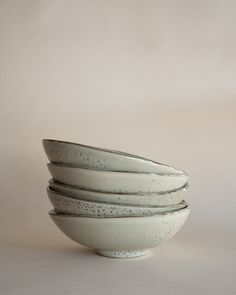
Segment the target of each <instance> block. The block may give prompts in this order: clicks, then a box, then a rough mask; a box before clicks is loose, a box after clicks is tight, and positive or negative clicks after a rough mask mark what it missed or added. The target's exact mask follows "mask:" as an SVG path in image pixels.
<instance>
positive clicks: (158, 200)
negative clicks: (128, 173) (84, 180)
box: [49, 179, 188, 206]
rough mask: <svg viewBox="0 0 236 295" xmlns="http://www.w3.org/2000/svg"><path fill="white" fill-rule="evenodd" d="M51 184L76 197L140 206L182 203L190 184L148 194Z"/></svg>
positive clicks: (58, 190) (53, 187) (54, 188)
mask: <svg viewBox="0 0 236 295" xmlns="http://www.w3.org/2000/svg"><path fill="white" fill-rule="evenodd" d="M49 186H50V188H52V190H54V191H56V192H59V193H62V194H65V195H67V196H69V197H73V198H76V199H81V200H87V201H95V202H104V203H114V204H127V205H136V206H137V205H138V206H172V205H177V204H179V203H181V201H183V200H185V199H186V192H187V188H188V185H187V184H186V185H185V186H184V187H182V188H180V189H177V190H174V191H170V192H166V193H148V194H117V193H106V192H98V191H91V190H84V189H81V188H79V187H76V186H70V185H65V184H61V183H58V182H55V181H53V180H52V179H51V180H50V181H49Z"/></svg>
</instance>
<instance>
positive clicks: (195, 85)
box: [0, 0, 236, 295]
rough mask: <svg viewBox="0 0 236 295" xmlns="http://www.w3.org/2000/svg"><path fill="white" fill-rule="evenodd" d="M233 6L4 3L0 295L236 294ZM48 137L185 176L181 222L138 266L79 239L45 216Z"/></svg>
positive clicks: (0, 27)
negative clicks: (185, 211)
mask: <svg viewBox="0 0 236 295" xmlns="http://www.w3.org/2000/svg"><path fill="white" fill-rule="evenodd" d="M235 9H236V5H235V3H234V2H233V1H229V0H226V1H210V0H207V1H197V2H196V1H184V0H180V1H173V0H172V1H171V0H170V1H149V0H148V1H131V0H128V1H105V0H102V1H89V2H86V1H63V0H62V1H55V0H52V1H26V0H23V1H4V0H3V1H1V2H0V37H1V42H0V52H1V54H0V92H1V95H0V100H1V107H0V132H1V137H2V141H1V153H0V163H1V172H0V187H1V194H0V201H1V210H0V232H1V235H0V244H1V249H0V257H1V265H2V266H3V269H4V272H3V274H1V277H0V291H1V292H0V293H3V294H4V295H8V294H9V295H12V294H18V295H19V294H24V295H27V294H32V292H34V294H42V293H43V294H53V293H55V292H57V294H63V293H65V292H66V293H67V294H78V292H79V293H80V294H85V295H87V294H92V293H93V294H94V293H96V294H103V295H105V294H111V293H112V294H120V293H121V292H126V293H130V294H131V293H136V294H143V293H144V292H145V293H148V294H156V293H157V292H158V291H160V294H162V295H165V294H171V293H172V292H173V290H175V292H176V294H182V295H183V294H212V293H213V292H214V294H222V293H223V292H224V293H227V295H231V294H234V291H235V290H234V289H233V276H235V273H236V269H235V265H236V256H235V248H236V235H235V226H236V218H235V210H236V198H235V192H236V190H235V165H236V153H235V150H236V139H235V128H236V53H235V52H236V50H235V49H236V39H235V35H236V18H235ZM42 138H56V139H65V140H68V141H78V142H80V143H84V144H90V145H96V146H101V147H107V148H112V149H119V150H124V151H127V152H131V153H136V154H140V155H142V156H145V157H148V158H152V159H154V160H156V161H160V162H165V163H168V164H171V165H173V166H176V167H179V168H182V169H184V170H186V171H187V172H188V173H189V179H190V190H189V199H188V201H189V203H190V204H191V206H192V212H191V216H190V218H189V220H188V222H187V223H186V225H185V227H184V229H183V230H182V231H181V232H180V233H179V235H178V236H177V237H176V238H175V239H173V240H172V241H170V243H169V244H166V245H162V246H160V247H159V248H158V249H155V250H154V252H153V254H152V255H151V256H150V257H147V258H146V259H140V260H139V259H137V260H130V261H127V260H126V261H125V262H124V261H123V260H122V261H117V260H112V259H105V258H103V257H99V256H96V255H94V252H93V251H91V250H87V249H86V248H83V247H80V246H77V245H76V244H74V243H73V242H72V241H70V240H68V239H67V238H66V237H64V236H63V235H62V234H61V233H60V232H59V230H58V229H57V228H56V227H55V226H54V224H53V223H52V222H51V220H50V218H49V217H48V215H47V212H48V211H49V210H50V209H51V205H50V203H49V201H48V199H47V195H46V191H45V189H46V185H47V181H48V179H49V173H48V171H47V167H46V163H47V158H46V156H45V155H44V151H43V148H42V143H41V140H42ZM124 264H125V266H124ZM39 278H40V279H39ZM158 288H159V289H158ZM171 290H172V291H171ZM95 291H96V292H95Z"/></svg>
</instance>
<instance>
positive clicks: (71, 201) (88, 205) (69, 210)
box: [47, 188, 187, 217]
mask: <svg viewBox="0 0 236 295" xmlns="http://www.w3.org/2000/svg"><path fill="white" fill-rule="evenodd" d="M47 193H48V197H49V200H50V201H51V203H52V205H53V207H54V209H55V212H56V213H63V214H73V215H80V216H90V217H127V216H147V215H153V214H157V213H163V212H171V211H175V210H180V209H183V208H185V207H187V204H186V203H185V202H184V201H183V202H182V203H180V204H178V205H174V206H165V207H163V206H162V207H148V206H147V207H140V206H134V205H133V206H130V205H121V204H109V203H101V202H100V203H99V202H92V201H85V200H78V199H75V198H70V197H68V196H66V195H63V194H61V193H57V192H55V191H52V190H51V189H50V188H48V189H47Z"/></svg>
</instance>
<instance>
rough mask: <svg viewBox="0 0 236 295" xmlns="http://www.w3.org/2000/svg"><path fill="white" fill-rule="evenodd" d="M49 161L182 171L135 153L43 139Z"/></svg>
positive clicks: (107, 168)
mask: <svg viewBox="0 0 236 295" xmlns="http://www.w3.org/2000/svg"><path fill="white" fill-rule="evenodd" d="M43 146H44V150H45V152H46V154H47V156H48V159H49V161H50V162H53V163H61V164H70V165H73V166H78V167H82V168H91V169H99V170H107V171H112V170H114V171H129V172H147V173H162V174H171V173H174V174H177V173H180V174H183V171H181V170H177V169H175V168H173V167H170V166H167V165H164V164H161V163H157V162H154V161H151V160H148V159H145V158H142V157H138V156H136V155H132V154H128V153H124V152H119V151H113V150H109V149H101V148H96V147H92V146H86V145H82V144H76V143H71V142H64V141H58V140H50V139H45V140H43Z"/></svg>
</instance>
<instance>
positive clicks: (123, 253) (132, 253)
mask: <svg viewBox="0 0 236 295" xmlns="http://www.w3.org/2000/svg"><path fill="white" fill-rule="evenodd" d="M96 252H97V254H99V255H102V256H105V257H112V258H131V257H138V256H143V255H145V254H147V253H148V250H146V249H141V250H97V251H96Z"/></svg>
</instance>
